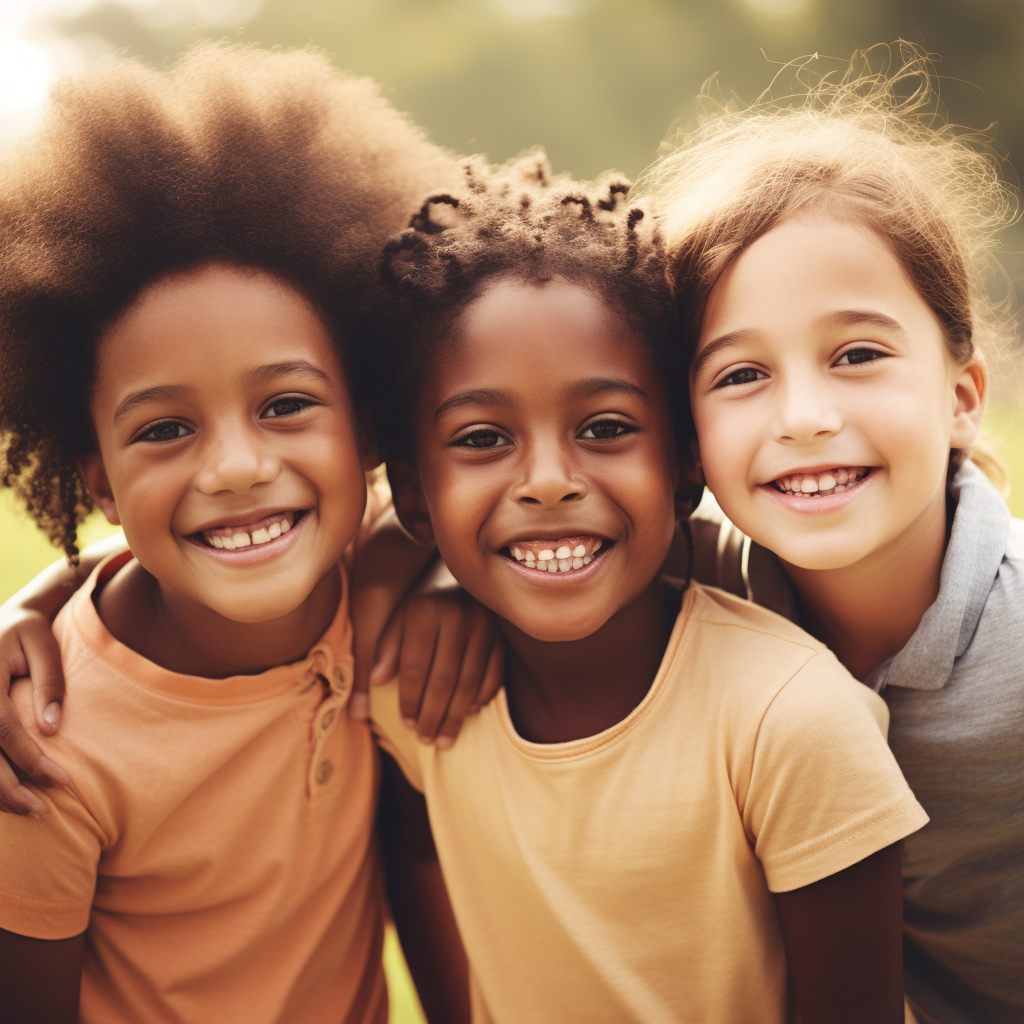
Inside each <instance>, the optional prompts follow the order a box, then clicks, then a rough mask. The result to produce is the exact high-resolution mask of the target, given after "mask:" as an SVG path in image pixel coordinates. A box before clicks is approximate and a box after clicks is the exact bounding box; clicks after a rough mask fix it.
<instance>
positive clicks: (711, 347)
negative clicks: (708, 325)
mask: <svg viewBox="0 0 1024 1024" xmlns="http://www.w3.org/2000/svg"><path fill="white" fill-rule="evenodd" d="M754 333H755V332H754V331H751V330H749V329H747V328H740V329H739V330H738V331H730V332H729V333H728V334H723V335H722V336H721V337H720V338H715V340H714V341H710V342H708V344H707V345H705V346H704V348H703V349H702V350H701V353H700V355H698V356H697V358H696V359H694V361H693V368H692V369H691V370H690V375H691V376H692V377H694V378H696V377H697V375H698V374H699V373H700V368H701V367H702V366H703V365H704V364H705V363H706V362H707V361H708V360H709V359H710V358H711V357H712V356H713V355H714V354H715V353H716V352H718V351H719V350H720V349H723V348H728V347H729V346H730V345H735V344H736V343H737V342H740V341H744V340H745V339H746V338H749V337H750V336H751V335H752V334H754Z"/></svg>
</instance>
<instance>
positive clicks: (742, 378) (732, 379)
mask: <svg viewBox="0 0 1024 1024" xmlns="http://www.w3.org/2000/svg"><path fill="white" fill-rule="evenodd" d="M764 376H765V375H764V374H763V373H762V372H761V371H760V370H755V369H754V367H752V366H744V367H743V369H742V370H734V371H733V372H732V373H730V374H729V376H728V377H725V378H723V379H722V380H721V381H719V382H718V383H717V384H716V385H715V387H719V388H724V387H734V386H736V385H739V384H753V383H754V382H755V381H758V380H762V379H763V378H764Z"/></svg>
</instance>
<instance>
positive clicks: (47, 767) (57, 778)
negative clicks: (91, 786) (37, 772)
mask: <svg viewBox="0 0 1024 1024" xmlns="http://www.w3.org/2000/svg"><path fill="white" fill-rule="evenodd" d="M39 767H40V768H42V770H43V771H44V772H46V774H47V775H49V776H50V778H51V779H53V781H54V782H56V783H59V784H60V785H61V786H66V785H67V784H68V783H69V782H70V781H71V776H70V775H68V773H67V772H66V771H64V769H63V768H61V766H60V765H59V764H54V763H53V762H52V761H51V760H50V759H49V758H48V757H41V758H40V759H39Z"/></svg>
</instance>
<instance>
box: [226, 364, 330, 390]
mask: <svg viewBox="0 0 1024 1024" xmlns="http://www.w3.org/2000/svg"><path fill="white" fill-rule="evenodd" d="M289 373H303V374H305V375H306V376H307V377H315V378H316V379H317V380H318V381H321V382H322V383H324V384H330V382H331V378H330V377H328V376H327V374H326V373H324V371H323V370H321V369H320V367H319V366H314V365H313V364H312V363H310V362H308V361H307V360H305V359H292V360H289V361H288V362H285V363H267V364H266V365H265V366H257V367H256V368H255V369H253V370H249V372H248V373H246V375H245V382H246V383H247V384H268V383H270V381H272V380H276V379H277V378H278V377H284V376H285V375H287V374H289Z"/></svg>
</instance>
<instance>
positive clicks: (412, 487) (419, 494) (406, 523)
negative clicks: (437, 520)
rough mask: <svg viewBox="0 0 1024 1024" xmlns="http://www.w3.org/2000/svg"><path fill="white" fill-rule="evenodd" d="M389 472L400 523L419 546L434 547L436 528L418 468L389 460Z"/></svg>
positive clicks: (406, 463) (392, 494)
mask: <svg viewBox="0 0 1024 1024" xmlns="http://www.w3.org/2000/svg"><path fill="white" fill-rule="evenodd" d="M387 471H388V483H389V484H390V485H391V498H392V500H393V501H394V503H395V512H396V513H397V515H398V521H399V522H400V523H401V524H402V526H403V528H404V529H405V532H406V533H408V534H409V536H410V537H412V539H413V540H414V541H416V543H417V544H422V545H423V546H424V547H429V548H432V547H434V546H435V544H434V528H433V526H431V524H430V512H429V510H428V509H427V501H426V498H425V497H424V496H423V488H422V487H421V486H420V476H419V473H417V472H416V467H415V466H414V465H412V464H410V463H408V462H395V461H393V460H391V459H389V460H388V462H387Z"/></svg>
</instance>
